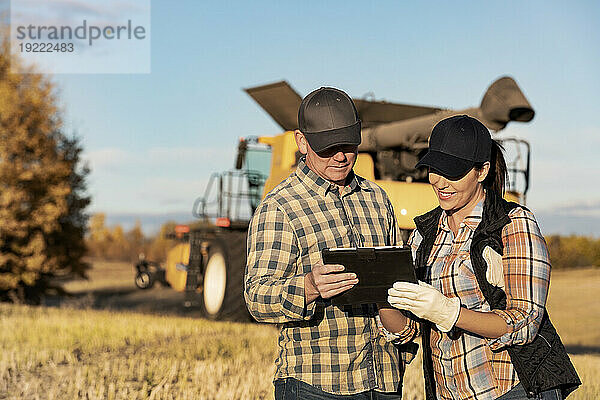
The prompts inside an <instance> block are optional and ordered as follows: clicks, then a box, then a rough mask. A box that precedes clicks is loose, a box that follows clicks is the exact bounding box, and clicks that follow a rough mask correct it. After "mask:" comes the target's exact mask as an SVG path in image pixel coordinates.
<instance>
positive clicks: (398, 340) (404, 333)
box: [375, 315, 419, 344]
mask: <svg viewBox="0 0 600 400" xmlns="http://www.w3.org/2000/svg"><path fill="white" fill-rule="evenodd" d="M375 321H376V322H377V328H378V329H379V334H380V335H381V336H382V337H384V338H385V340H386V341H388V342H392V343H394V344H404V343H408V342H410V341H411V340H413V339H414V338H415V337H417V336H418V335H419V326H418V324H417V322H416V321H415V320H413V319H411V318H410V317H408V316H407V317H406V325H405V326H404V328H403V329H402V330H401V331H400V332H390V331H388V330H387V329H386V328H385V326H383V323H382V322H381V318H380V317H379V315H377V316H376V317H375Z"/></svg>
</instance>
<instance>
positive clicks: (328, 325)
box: [245, 88, 415, 399]
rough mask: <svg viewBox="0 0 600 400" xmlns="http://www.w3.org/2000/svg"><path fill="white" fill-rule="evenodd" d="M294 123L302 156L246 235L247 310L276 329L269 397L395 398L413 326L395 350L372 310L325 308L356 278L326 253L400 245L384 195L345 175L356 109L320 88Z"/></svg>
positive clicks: (356, 131) (352, 157)
mask: <svg viewBox="0 0 600 400" xmlns="http://www.w3.org/2000/svg"><path fill="white" fill-rule="evenodd" d="M298 125H299V128H300V129H299V130H296V131H295V133H294V134H295V139H296V144H297V145H298V150H299V151H300V153H302V155H303V157H302V158H301V159H300V160H299V162H298V166H297V168H296V171H295V172H294V173H292V174H291V175H290V176H289V177H288V178H286V179H285V180H284V181H283V182H281V183H280V184H279V185H278V186H277V187H275V188H274V189H273V190H272V191H271V192H270V193H269V194H268V195H267V196H266V197H265V199H264V200H263V201H262V203H261V204H260V205H259V207H258V208H257V210H256V212H255V214H254V217H253V218H252V221H251V223H250V228H249V231H248V260H247V266H246V276H245V298H246V303H247V305H248V309H249V310H250V313H251V314H252V316H254V318H255V319H256V320H258V321H261V322H271V323H277V324H281V331H280V336H279V356H278V357H277V360H276V366H277V371H276V373H275V382H274V383H275V398H276V399H292V398H293V399H295V398H307V397H311V396H317V397H318V396H321V397H319V398H327V399H337V398H369V399H371V398H374V399H375V398H382V399H399V398H400V397H401V394H400V393H401V384H402V374H403V371H404V365H403V361H402V359H401V357H400V353H399V351H398V348H397V347H396V345H397V344H401V343H404V342H406V341H408V340H410V339H412V337H413V336H414V333H415V324H414V323H411V322H409V323H404V322H405V321H404V320H403V321H402V324H400V325H401V327H403V329H401V330H400V332H398V333H397V334H396V336H395V339H396V340H395V341H394V343H395V344H394V343H391V342H389V341H387V340H386V338H384V337H383V334H382V333H383V332H384V331H382V330H381V328H380V325H379V322H378V318H376V317H377V306H376V305H375V304H369V305H366V304H365V305H355V306H345V307H339V306H334V305H332V304H331V301H330V300H329V299H330V298H331V297H333V296H335V295H336V294H339V293H342V292H344V291H346V290H348V289H350V288H352V287H353V286H354V285H356V284H357V283H358V279H357V277H356V276H355V275H354V274H352V273H346V272H343V270H344V267H343V266H341V265H324V264H323V263H322V261H321V250H322V249H324V248H333V247H356V246H385V245H396V244H398V242H399V241H400V238H399V234H398V232H397V226H396V220H395V216H394V212H393V209H392V206H391V204H390V201H389V199H388V198H387V196H386V194H385V192H384V191H383V190H382V189H381V188H380V187H379V186H377V185H375V184H374V183H372V182H369V181H367V180H365V179H364V178H361V177H359V176H357V175H355V174H354V172H353V171H352V168H353V166H354V163H355V161H356V157H357V149H358V145H359V144H360V142H361V136H360V131H361V123H360V120H359V118H358V113H357V111H356V107H355V106H354V103H353V102H352V99H351V98H350V97H349V96H348V95H347V94H346V93H344V92H343V91H341V90H338V89H334V88H320V89H317V90H315V91H313V92H312V93H310V94H309V95H308V96H306V97H305V98H304V99H303V100H302V103H301V104H300V109H299V111H298ZM386 311H388V312H399V311H397V310H386ZM386 334H387V332H386ZM388 336H389V335H388ZM365 396H366V397H365ZM311 398H312V397H311Z"/></svg>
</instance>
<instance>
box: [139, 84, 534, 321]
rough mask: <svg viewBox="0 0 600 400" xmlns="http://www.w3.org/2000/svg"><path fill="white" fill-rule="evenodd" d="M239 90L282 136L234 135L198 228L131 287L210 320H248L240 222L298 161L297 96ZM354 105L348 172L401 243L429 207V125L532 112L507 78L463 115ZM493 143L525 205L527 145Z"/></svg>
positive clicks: (198, 206) (183, 230)
mask: <svg viewBox="0 0 600 400" xmlns="http://www.w3.org/2000/svg"><path fill="white" fill-rule="evenodd" d="M246 92H247V93H248V94H249V95H250V96H251V97H252V98H253V99H254V100H255V101H256V102H257V103H258V104H259V105H260V106H261V107H262V108H263V109H264V110H265V111H266V112H267V113H268V114H269V115H270V116H271V117H272V118H273V119H274V120H275V122H277V123H278V124H279V125H280V126H281V127H282V129H283V130H284V131H285V132H283V133H281V134H279V135H275V136H261V137H249V138H242V139H240V142H239V145H238V153H237V157H236V162H235V169H232V170H229V171H225V172H222V173H215V174H213V175H212V177H211V179H210V181H209V183H208V185H207V188H206V191H205V195H204V197H201V198H199V199H197V200H196V202H195V204H194V208H193V214H194V216H195V217H197V218H199V219H201V220H202V221H203V222H204V225H203V226H202V227H199V228H194V229H191V230H190V228H189V227H188V226H184V225H180V226H178V227H177V229H176V232H175V234H174V236H173V237H175V238H177V240H178V241H179V243H178V244H177V245H176V246H175V247H173V248H172V249H171V250H170V251H169V253H168V256H167V261H166V263H165V267H164V268H163V267H162V266H160V265H158V264H157V263H154V262H151V261H146V260H141V261H140V262H139V263H138V265H136V268H137V270H138V273H137V275H136V284H137V285H138V287H140V288H148V287H151V286H152V284H153V283H154V282H155V281H162V282H165V281H166V282H165V283H167V284H169V285H170V286H171V287H172V288H173V289H174V290H176V291H180V292H184V304H185V305H186V306H188V307H191V306H200V308H201V310H202V313H203V315H205V316H206V317H207V318H210V319H227V320H248V319H249V318H250V316H249V313H248V311H247V310H246V305H245V303H244V297H243V276H244V268H245V264H246V235H247V232H248V223H249V220H250V218H251V216H252V213H253V212H254V210H255V209H256V207H257V206H258V204H259V203H260V200H261V199H262V198H263V197H264V196H265V195H266V194H267V193H268V192H269V191H270V190H271V189H273V188H274V187H275V186H276V185H277V184H278V183H279V182H281V181H282V180H283V179H285V178H286V177H287V176H288V175H289V174H290V173H291V172H293V171H294V169H295V166H296V163H297V161H298V158H299V153H298V151H297V147H296V142H295V140H294V134H293V131H294V129H296V128H297V113H298V107H299V106H300V102H301V100H302V99H301V97H300V95H298V93H296V92H295V91H294V89H292V88H291V87H290V86H289V84H288V83H287V82H285V81H282V82H277V83H273V84H269V85H264V86H259V87H254V88H249V89H246ZM354 101H355V104H356V107H357V109H358V113H359V115H360V119H361V120H362V144H361V145H360V146H359V148H358V151H359V154H358V158H357V161H356V165H355V167H354V171H355V172H356V173H357V174H358V175H361V176H363V177H365V178H367V179H369V180H372V181H374V182H376V183H377V184H378V185H379V186H381V187H382V188H383V189H384V190H385V191H386V193H387V194H388V196H389V198H390V200H391V202H392V204H393V206H394V210H395V212H396V217H397V220H398V225H399V227H400V228H401V229H402V236H403V238H404V239H406V238H408V235H409V234H410V232H411V230H412V229H414V227H415V226H414V223H413V218H414V217H415V216H417V215H419V214H422V213H424V212H426V211H429V210H431V209H432V208H434V207H436V206H437V199H436V197H435V194H434V192H433V190H431V187H430V185H429V183H428V181H427V171H425V170H417V169H415V164H416V163H417V161H418V160H419V158H420V157H421V156H422V155H423V154H424V152H425V150H426V149H427V140H428V137H429V134H430V133H431V130H432V128H433V126H434V125H435V124H436V123H437V122H439V121H440V120H442V119H444V118H446V117H450V116H452V115H457V114H467V115H470V116H472V117H475V118H477V119H479V120H480V121H482V122H483V123H484V124H485V125H486V126H487V127H488V128H489V129H490V130H491V131H492V132H493V133H494V136H497V135H496V133H497V132H498V131H500V130H502V129H504V127H505V126H506V125H507V124H508V123H509V122H510V121H519V122H529V121H531V120H532V119H533V116H534V111H533V109H532V107H531V105H530V104H529V102H528V101H527V99H526V98H525V96H524V94H523V93H522V92H521V90H520V89H519V87H518V85H517V83H516V82H515V81H514V80H513V79H512V78H510V77H502V78H500V79H498V80H496V81H495V82H494V83H492V85H491V86H490V87H489V88H488V89H487V91H486V92H485V94H484V96H483V99H482V101H481V104H480V106H479V107H474V108H467V109H464V110H448V109H442V108H437V107H424V106H415V105H407V104H395V103H388V102H378V101H368V100H364V99H354ZM496 139H498V140H500V141H501V142H502V144H503V145H504V147H505V148H506V149H507V163H508V167H509V174H510V187H509V188H508V192H507V194H506V197H507V199H510V200H514V201H518V202H520V203H521V204H524V203H525V195H526V193H527V189H528V187H529V154H530V147H529V143H528V142H527V141H525V140H523V139H520V138H516V137H510V138H508V137H505V138H498V137H496Z"/></svg>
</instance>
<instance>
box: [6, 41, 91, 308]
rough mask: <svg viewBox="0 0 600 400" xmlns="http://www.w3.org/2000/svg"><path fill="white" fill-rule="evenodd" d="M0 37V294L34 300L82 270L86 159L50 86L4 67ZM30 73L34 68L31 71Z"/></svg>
mask: <svg viewBox="0 0 600 400" xmlns="http://www.w3.org/2000/svg"><path fill="white" fill-rule="evenodd" d="M10 62H13V63H15V62H19V61H18V59H16V58H15V57H13V58H12V60H11V59H10V53H9V48H8V43H7V42H6V41H4V42H3V43H1V44H0V300H12V301H25V302H30V303H38V302H39V301H40V296H42V295H43V294H44V293H46V292H48V291H51V290H57V289H59V288H58V286H55V285H54V284H53V278H55V277H56V276H58V275H69V274H76V275H79V276H82V277H84V276H85V271H86V269H87V268H89V266H88V265H87V264H86V263H85V262H84V261H83V259H82V257H83V256H84V254H85V251H86V250H85V245H84V242H83V236H84V233H85V229H86V224H87V218H88V216H87V214H86V213H85V208H86V207H87V206H88V205H89V203H90V198H89V196H87V195H86V182H85V180H86V176H87V174H88V173H89V169H88V168H87V166H83V165H82V162H81V159H80V155H81V151H82V148H81V145H80V143H79V139H78V138H76V137H67V136H66V135H65V134H64V133H63V132H62V121H61V118H60V112H59V110H58V107H57V101H56V95H55V88H54V86H53V85H52V83H51V82H50V81H49V80H48V79H47V78H46V77H44V76H43V75H40V74H35V73H30V74H11V73H10ZM32 72H33V71H32Z"/></svg>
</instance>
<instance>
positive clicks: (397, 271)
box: [321, 246, 417, 305]
mask: <svg viewBox="0 0 600 400" xmlns="http://www.w3.org/2000/svg"><path fill="white" fill-rule="evenodd" d="M321 255H322V259H323V263H324V264H341V265H343V266H344V267H345V270H344V272H354V273H355V274H356V275H357V277H358V284H357V285H356V286H354V287H353V288H352V289H350V290H348V291H346V292H344V293H340V294H338V295H337V296H334V297H332V298H331V303H332V304H336V305H347V304H369V303H387V297H388V293H387V292H388V289H389V288H391V287H392V286H393V284H394V282H398V281H404V282H412V283H417V277H416V275H415V269H414V267H413V262H412V253H411V249H410V247H399V246H381V247H358V248H357V247H353V248H332V249H323V251H322V252H321Z"/></svg>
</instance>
